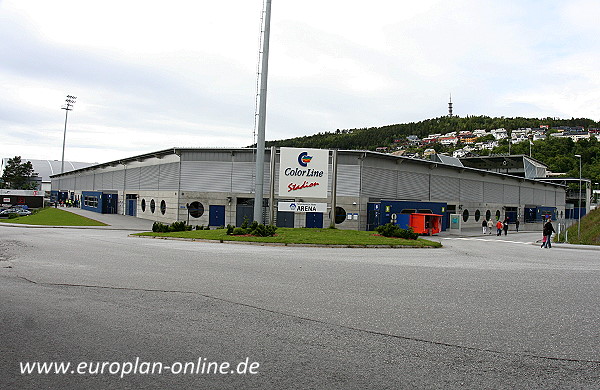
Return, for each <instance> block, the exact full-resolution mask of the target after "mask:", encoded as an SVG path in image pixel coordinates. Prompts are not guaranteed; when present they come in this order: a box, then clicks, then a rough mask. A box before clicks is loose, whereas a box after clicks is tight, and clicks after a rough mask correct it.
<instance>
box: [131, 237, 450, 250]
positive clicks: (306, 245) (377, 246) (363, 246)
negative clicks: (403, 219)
mask: <svg viewBox="0 0 600 390" xmlns="http://www.w3.org/2000/svg"><path fill="white" fill-rule="evenodd" d="M129 237H137V238H151V239H155V240H175V241H192V242H194V241H195V242H206V243H212V244H240V245H258V246H277V247H286V246H287V247H307V248H353V249H360V248H362V249H373V248H380V249H440V248H437V247H434V246H407V245H351V244H348V245H344V244H342V245H325V244H285V243H280V242H254V241H228V240H207V239H201V238H184V237H156V236H138V235H134V234H130V235H129ZM442 247H443V246H442Z"/></svg>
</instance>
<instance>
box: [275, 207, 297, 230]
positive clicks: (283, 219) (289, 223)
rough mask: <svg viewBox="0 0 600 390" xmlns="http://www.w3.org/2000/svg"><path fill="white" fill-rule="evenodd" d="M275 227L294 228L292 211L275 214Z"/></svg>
mask: <svg viewBox="0 0 600 390" xmlns="http://www.w3.org/2000/svg"><path fill="white" fill-rule="evenodd" d="M277 227H286V228H293V227H294V212H293V211H278V212H277Z"/></svg>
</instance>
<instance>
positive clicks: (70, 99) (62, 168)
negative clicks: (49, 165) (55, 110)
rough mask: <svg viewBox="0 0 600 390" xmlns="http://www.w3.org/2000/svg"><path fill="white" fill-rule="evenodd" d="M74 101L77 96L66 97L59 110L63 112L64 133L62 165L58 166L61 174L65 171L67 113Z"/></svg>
mask: <svg viewBox="0 0 600 390" xmlns="http://www.w3.org/2000/svg"><path fill="white" fill-rule="evenodd" d="M75 100H77V96H73V95H67V99H66V100H65V105H64V106H62V107H61V110H65V131H64V133H63V147H62V163H61V164H60V173H63V172H64V171H65V141H66V139H67V117H68V116H69V111H71V110H72V109H73V105H74V104H75Z"/></svg>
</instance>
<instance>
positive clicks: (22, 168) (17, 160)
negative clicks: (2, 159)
mask: <svg viewBox="0 0 600 390" xmlns="http://www.w3.org/2000/svg"><path fill="white" fill-rule="evenodd" d="M34 176H35V174H34V172H33V165H32V164H31V161H26V162H22V161H21V157H20V156H15V157H14V158H10V159H8V162H7V163H6V166H5V167H4V173H3V174H2V188H11V189H14V190H32V189H36V188H37V183H35V182H33V181H32V180H31V179H32V178H33V177H34Z"/></svg>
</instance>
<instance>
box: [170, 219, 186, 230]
mask: <svg viewBox="0 0 600 390" xmlns="http://www.w3.org/2000/svg"><path fill="white" fill-rule="evenodd" d="M169 230H170V231H172V232H183V231H186V230H187V227H186V225H185V221H176V222H173V223H172V224H171V226H170V228H169Z"/></svg>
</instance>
